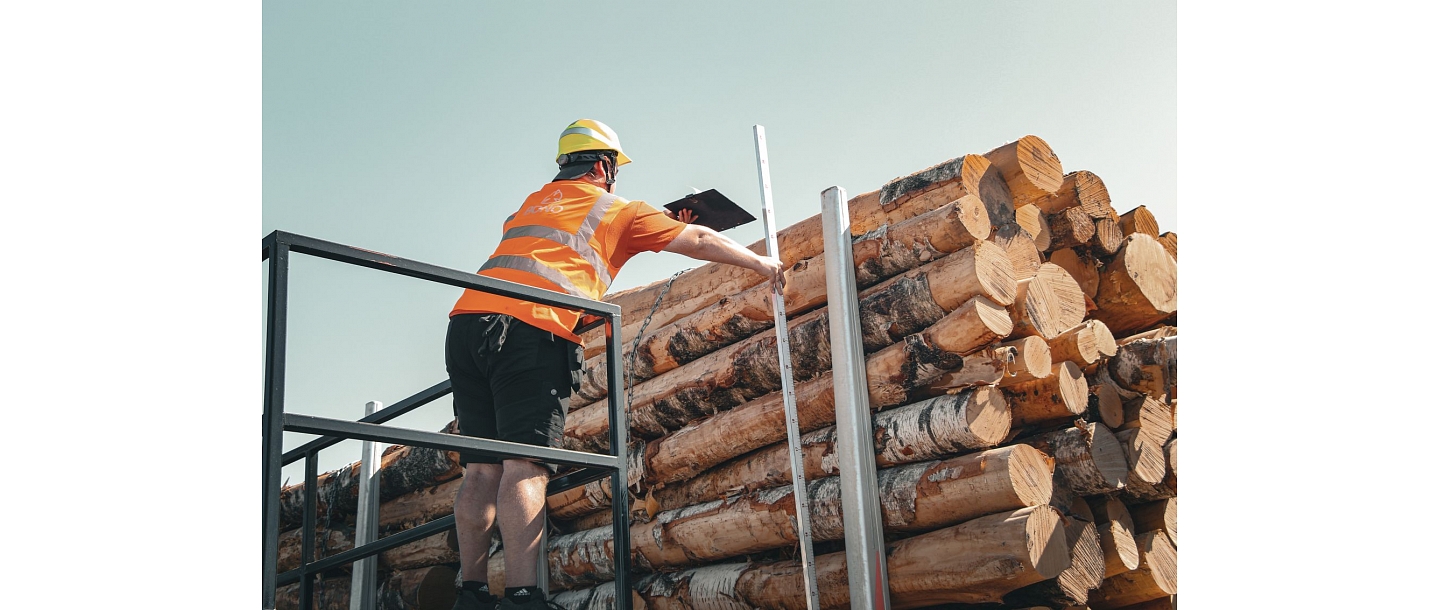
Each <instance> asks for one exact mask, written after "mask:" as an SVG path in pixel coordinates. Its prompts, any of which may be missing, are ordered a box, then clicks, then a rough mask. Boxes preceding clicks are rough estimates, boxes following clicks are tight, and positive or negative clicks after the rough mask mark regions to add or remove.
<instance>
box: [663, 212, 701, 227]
mask: <svg viewBox="0 0 1440 610" xmlns="http://www.w3.org/2000/svg"><path fill="white" fill-rule="evenodd" d="M665 215H666V216H669V217H670V218H671V219H672V220H678V221H680V222H683V223H685V224H687V225H688V224H694V223H695V221H696V220H699V219H700V215H699V214H696V213H695V211H694V210H692V209H690V208H680V213H679V214H678V215H677V214H676V213H674V212H671V211H670V210H665Z"/></svg>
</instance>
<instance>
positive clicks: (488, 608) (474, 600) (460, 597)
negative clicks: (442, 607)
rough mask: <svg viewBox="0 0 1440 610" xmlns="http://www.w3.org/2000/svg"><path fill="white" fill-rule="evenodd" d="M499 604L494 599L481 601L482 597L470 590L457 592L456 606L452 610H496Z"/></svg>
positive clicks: (458, 590) (451, 607)
mask: <svg viewBox="0 0 1440 610" xmlns="http://www.w3.org/2000/svg"><path fill="white" fill-rule="evenodd" d="M497 605H498V604H496V603H495V600H494V598H493V597H492V598H491V600H490V601H481V600H480V595H479V594H477V593H475V592H474V591H471V590H469V589H456V590H455V605H454V606H450V610H495V607H496V606H497Z"/></svg>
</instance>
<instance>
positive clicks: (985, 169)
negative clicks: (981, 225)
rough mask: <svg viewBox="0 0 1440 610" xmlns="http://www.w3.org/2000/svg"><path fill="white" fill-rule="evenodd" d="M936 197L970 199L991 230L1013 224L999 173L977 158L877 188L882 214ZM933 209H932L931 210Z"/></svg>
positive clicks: (1010, 202) (1009, 201)
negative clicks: (987, 219)
mask: <svg viewBox="0 0 1440 610" xmlns="http://www.w3.org/2000/svg"><path fill="white" fill-rule="evenodd" d="M936 192H938V193H940V194H941V198H944V197H947V196H948V197H949V199H945V201H954V200H955V199H959V198H960V197H963V196H965V195H974V196H976V197H978V198H979V199H980V201H982V202H984V204H985V211H986V212H987V213H989V215H990V224H992V225H994V226H997V227H998V226H1000V225H1006V224H1013V223H1014V222H1015V202H1014V199H1013V197H1012V196H1011V194H1010V187H1009V186H1008V185H1007V184H1005V177H1004V176H1003V175H1002V174H1001V172H1000V170H999V169H998V168H996V167H995V166H994V165H992V164H991V163H990V161H989V160H988V159H986V158H985V157H982V156H980V155H965V156H963V157H959V158H956V159H951V160H949V161H946V162H944V163H940V164H937V165H933V166H931V167H928V168H926V169H924V170H921V171H919V172H916V173H914V174H910V175H909V176H905V177H904V178H896V179H894V180H891V181H890V182H888V183H886V184H885V186H883V187H881V188H880V202H881V207H883V208H884V209H885V210H891V209H894V208H895V207H896V206H901V205H905V204H906V203H907V202H909V201H910V200H912V199H915V198H917V197H923V196H925V195H927V194H931V193H936ZM931 207H935V206H931Z"/></svg>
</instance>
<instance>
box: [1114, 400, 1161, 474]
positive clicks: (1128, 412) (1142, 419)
mask: <svg viewBox="0 0 1440 610" xmlns="http://www.w3.org/2000/svg"><path fill="white" fill-rule="evenodd" d="M1174 415H1175V414H1174V412H1173V411H1171V410H1170V406H1169V405H1167V404H1165V403H1163V402H1160V401H1158V400H1155V399H1154V398H1151V397H1149V396H1141V397H1139V398H1135V399H1133V400H1130V401H1129V402H1126V403H1125V423H1123V424H1121V425H1120V426H1119V427H1117V428H1116V429H1115V431H1116V432H1119V431H1121V430H1129V429H1132V428H1133V429H1137V430H1139V431H1140V434H1142V435H1144V436H1145V437H1146V438H1147V439H1148V440H1149V441H1150V444H1152V445H1153V446H1155V447H1157V448H1159V447H1164V446H1165V443H1167V442H1169V441H1170V434H1171V433H1172V432H1174V431H1175V419H1174ZM1152 482H1153V481H1152Z"/></svg>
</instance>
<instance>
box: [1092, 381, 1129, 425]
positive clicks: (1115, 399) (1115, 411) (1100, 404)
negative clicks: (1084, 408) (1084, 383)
mask: <svg viewBox="0 0 1440 610" xmlns="http://www.w3.org/2000/svg"><path fill="white" fill-rule="evenodd" d="M1089 413H1091V414H1093V415H1094V417H1095V419H1097V420H1099V421H1100V422H1101V423H1103V424H1105V426H1106V427H1108V428H1110V429H1112V430H1113V429H1115V428H1118V427H1120V425H1122V424H1124V423H1125V402H1124V401H1122V400H1121V399H1120V393H1119V392H1118V391H1116V390H1115V384H1113V383H1109V382H1105V383H1098V384H1094V385H1091V386H1090V409H1089Z"/></svg>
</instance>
